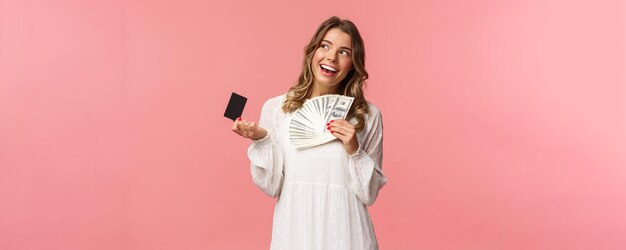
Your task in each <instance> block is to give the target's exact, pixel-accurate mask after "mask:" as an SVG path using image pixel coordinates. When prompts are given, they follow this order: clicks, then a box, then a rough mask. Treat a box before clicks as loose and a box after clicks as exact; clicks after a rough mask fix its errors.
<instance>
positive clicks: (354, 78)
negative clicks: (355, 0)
mask: <svg viewBox="0 0 626 250" xmlns="http://www.w3.org/2000/svg"><path fill="white" fill-rule="evenodd" d="M332 28H338V29H340V30H341V31H343V32H345V33H347V34H348V35H350V38H351V40H352V69H351V70H350V72H348V74H347V75H346V77H345V78H344V79H343V80H342V81H341V83H340V84H339V88H338V89H337V93H338V94H343V95H346V96H351V97H354V101H353V102H352V107H351V108H350V111H349V112H348V116H347V119H350V118H352V117H354V118H355V119H356V120H357V124H356V125H355V128H356V130H357V131H361V130H362V129H363V127H365V114H367V113H369V107H368V105H367V101H366V100H365V96H364V95H363V87H364V86H365V80H366V79H367V78H368V74H367V71H366V70H365V48H364V46H363V39H362V38H361V34H359V30H358V29H357V28H356V26H355V25H354V23H352V22H351V21H350V20H346V19H344V20H341V19H339V18H338V17H335V16H333V17H331V18H329V19H328V20H326V21H324V22H323V23H322V24H321V25H320V26H319V28H317V31H316V32H315V34H314V35H313V37H312V38H311V41H310V42H309V44H308V45H307V46H306V47H305V49H304V60H303V62H302V72H301V73H300V77H299V78H298V82H297V83H296V84H295V85H294V86H292V87H291V88H289V92H287V97H286V99H285V102H284V103H283V106H282V109H283V112H293V111H295V110H296V109H298V108H300V107H302V104H303V103H304V101H305V100H306V99H307V98H308V97H310V95H311V93H310V92H311V89H312V88H313V81H314V80H315V79H314V78H315V77H314V76H313V69H312V68H311V61H312V60H313V55H314V54H315V50H317V49H318V48H319V47H320V44H321V42H322V39H324V35H325V34H326V32H327V31H328V30H330V29H332Z"/></svg>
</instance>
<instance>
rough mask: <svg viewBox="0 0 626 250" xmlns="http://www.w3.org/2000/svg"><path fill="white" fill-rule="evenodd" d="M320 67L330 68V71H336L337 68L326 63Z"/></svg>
mask: <svg viewBox="0 0 626 250" xmlns="http://www.w3.org/2000/svg"><path fill="white" fill-rule="evenodd" d="M322 68H325V69H327V70H330V71H332V72H337V70H336V69H335V68H333V67H331V66H328V65H322Z"/></svg>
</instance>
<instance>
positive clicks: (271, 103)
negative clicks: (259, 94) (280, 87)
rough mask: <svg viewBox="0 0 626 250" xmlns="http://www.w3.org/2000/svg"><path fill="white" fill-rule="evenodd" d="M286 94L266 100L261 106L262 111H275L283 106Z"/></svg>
mask: <svg viewBox="0 0 626 250" xmlns="http://www.w3.org/2000/svg"><path fill="white" fill-rule="evenodd" d="M286 96H287V94H282V95H279V96H275V97H272V98H270V99H267V101H265V103H264V104H263V108H264V109H268V108H271V109H276V108H280V107H281V106H282V104H283V102H284V101H285V98H286Z"/></svg>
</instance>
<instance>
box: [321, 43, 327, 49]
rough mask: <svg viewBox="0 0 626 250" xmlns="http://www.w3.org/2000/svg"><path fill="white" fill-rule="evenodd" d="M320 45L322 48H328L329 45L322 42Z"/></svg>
mask: <svg viewBox="0 0 626 250" xmlns="http://www.w3.org/2000/svg"><path fill="white" fill-rule="evenodd" d="M320 47H322V49H328V45H326V44H322V46H320Z"/></svg>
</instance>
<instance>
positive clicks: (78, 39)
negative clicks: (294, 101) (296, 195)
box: [0, 0, 626, 250]
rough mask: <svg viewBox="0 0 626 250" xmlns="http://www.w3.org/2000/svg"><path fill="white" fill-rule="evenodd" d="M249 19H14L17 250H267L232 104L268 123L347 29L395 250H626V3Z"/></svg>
mask: <svg viewBox="0 0 626 250" xmlns="http://www.w3.org/2000/svg"><path fill="white" fill-rule="evenodd" d="M227 2H228V3H227ZM250 2H251V3H247V2H244V1H219V2H209V1H200V0H198V1H191V0H185V1H163V0H161V1H122V0H112V1H83V0H58V1H44V0H39V1H37V0H0V249H3V250H14V249H15V250H16V249H20V250H22V249H24V250H26V249H64V250H73V249H107V250H108V249H128V250H140V249H142V250H143V249H146V250H147V249H150V250H153V249H168V250H169V249H267V247H268V244H269V238H270V232H271V220H272V209H273V204H274V202H273V200H271V199H270V198H268V197H266V196H264V195H263V194H262V193H261V192H260V191H259V190H257V188H256V187H255V186H254V185H253V184H252V182H251V180H250V174H249V168H248V161H247V158H246V155H245V150H246V148H247V146H248V143H249V142H247V141H245V140H243V139H240V138H238V137H237V136H235V135H234V134H232V133H231V132H230V131H229V127H230V124H231V123H230V122H229V121H228V120H226V119H225V118H223V117H222V114H223V110H224V105H225V103H226V101H227V99H228V97H229V94H230V91H236V92H239V93H241V94H244V95H246V96H248V97H249V98H250V100H249V102H248V107H247V109H246V111H245V113H244V116H245V117H246V118H249V119H253V120H254V119H258V116H259V110H260V108H261V105H262V103H263V102H264V100H265V99H267V98H269V97H272V96H276V95H279V94H281V93H283V92H285V91H286V89H287V88H288V87H289V86H290V84H291V83H293V82H294V80H295V79H296V77H297V74H298V70H299V67H300V66H299V65H300V61H301V59H302V49H303V47H304V45H305V44H306V42H307V41H308V39H309V38H310V36H311V35H312V33H313V32H314V30H315V28H316V27H317V25H318V24H319V23H321V21H323V20H324V19H325V18H327V17H329V16H331V15H339V16H341V17H347V18H350V19H352V20H353V21H354V22H355V23H356V24H357V25H358V26H359V28H360V30H361V32H362V35H363V37H364V40H365V42H366V48H367V56H368V57H367V58H368V60H367V68H368V70H369V72H370V75H371V79H370V81H369V82H368V83H369V88H368V91H367V96H368V97H369V99H370V100H372V101H373V102H374V103H376V104H377V105H378V106H379V107H380V108H381V109H382V111H383V115H384V118H385V129H386V130H385V133H386V140H385V150H386V151H385V160H384V170H385V172H386V174H387V175H388V176H389V180H390V182H389V184H388V185H387V186H386V187H385V188H384V189H383V191H382V193H381V196H380V197H379V200H378V201H377V203H376V204H375V205H374V206H373V207H371V212H372V217H373V220H374V223H375V226H376V231H377V234H378V237H379V241H380V245H381V248H382V249H464V250H465V249H550V250H553V249H625V248H626V237H624V235H626V212H625V211H626V4H625V3H624V2H623V1H621V0H613V1H566V0H541V1H540V0H533V1H495V0H477V1H434V0H433V1H405V2H400V1H369V2H363V1H343V2H336V1H311V2H307V3H295V2H296V1H286V0H285V1H281V2H280V3H272V4H270V3H269V2H268V1H250ZM585 2H586V3H585Z"/></svg>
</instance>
